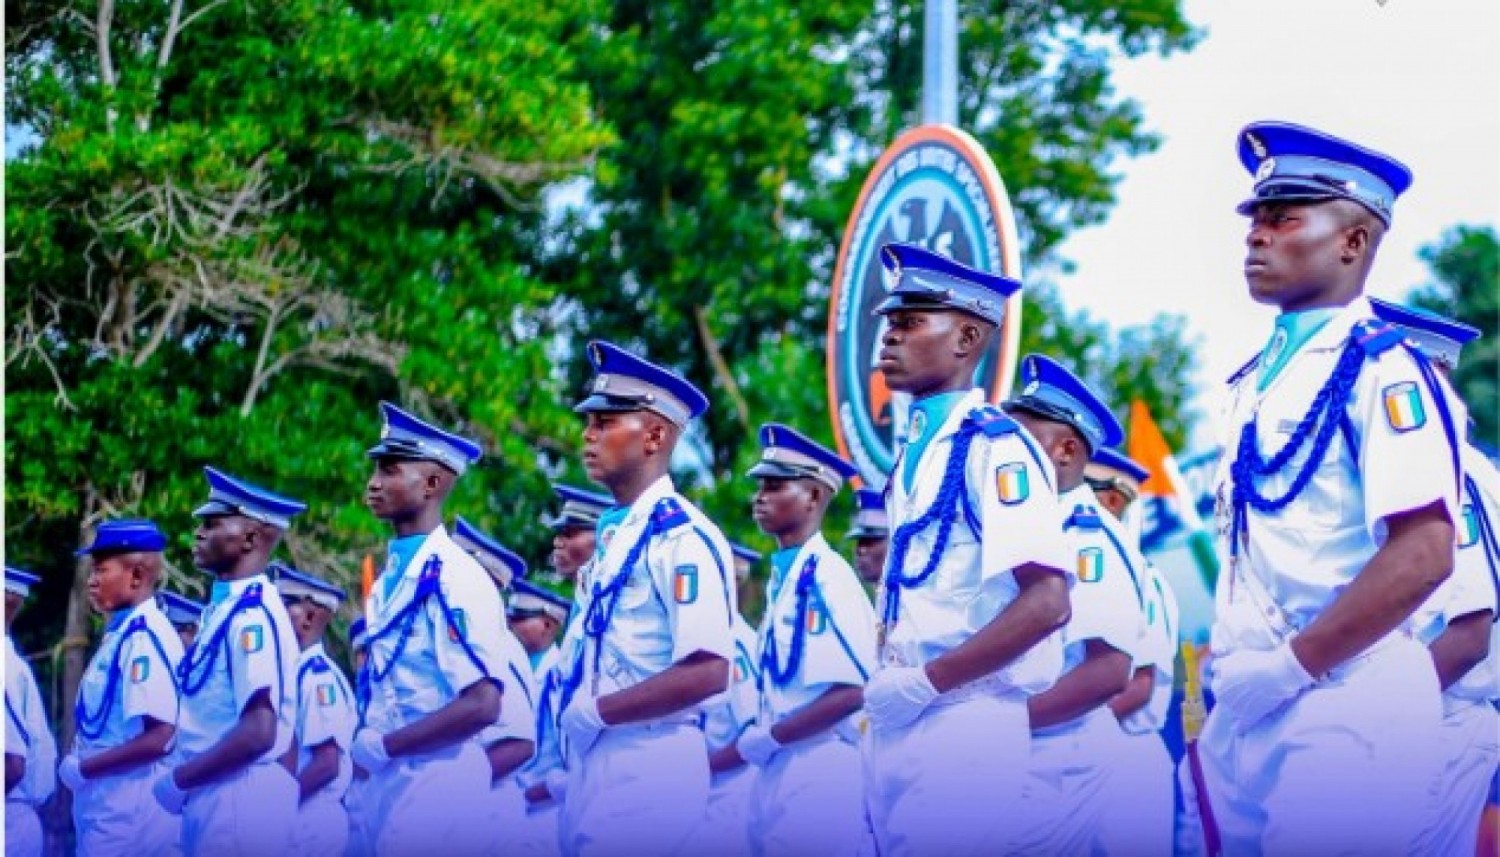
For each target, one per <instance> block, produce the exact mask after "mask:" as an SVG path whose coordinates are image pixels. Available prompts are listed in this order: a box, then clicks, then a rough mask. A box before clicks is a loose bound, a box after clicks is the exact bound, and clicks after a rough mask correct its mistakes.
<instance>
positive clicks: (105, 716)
mask: <svg viewBox="0 0 1500 857" xmlns="http://www.w3.org/2000/svg"><path fill="white" fill-rule="evenodd" d="M142 631H144V632H145V634H146V639H148V640H150V641H151V645H152V647H153V648H155V649H156V654H157V656H158V657H160V658H161V662H162V664H163V665H164V666H166V667H167V669H168V675H172V674H171V666H172V662H171V660H169V659H168V658H167V653H166V651H165V650H164V649H163V648H162V645H161V641H160V640H158V639H156V635H155V634H153V633H151V629H150V628H149V627H148V626H147V625H146V617H145V616H137V617H135V618H134V619H131V620H130V624H128V625H126V626H125V630H124V631H122V632H121V633H120V640H119V642H118V643H116V644H115V650H114V652H113V654H112V655H111V656H110V662H109V677H108V678H106V679H105V680H104V692H103V693H102V694H100V696H101V698H100V700H99V707H98V708H97V709H96V710H95V711H94V712H92V713H90V712H89V710H88V705H87V704H86V703H85V702H84V699H83V687H82V685H80V686H79V688H78V699H77V701H75V702H74V703H73V719H74V721H75V722H76V723H77V726H78V734H79V735H82V736H83V737H84V738H86V739H88V740H90V741H92V740H94V739H95V738H98V737H99V736H100V735H103V734H104V727H105V725H106V724H107V723H108V721H109V715H110V712H112V711H114V707H115V691H116V690H117V689H118V688H119V684H120V678H121V671H120V653H121V652H123V651H124V650H125V643H126V642H127V641H128V640H129V639H130V638H131V637H133V636H135V635H136V634H139V633H141V632H142ZM172 686H173V687H174V688H175V687H176V686H177V676H175V675H172Z"/></svg>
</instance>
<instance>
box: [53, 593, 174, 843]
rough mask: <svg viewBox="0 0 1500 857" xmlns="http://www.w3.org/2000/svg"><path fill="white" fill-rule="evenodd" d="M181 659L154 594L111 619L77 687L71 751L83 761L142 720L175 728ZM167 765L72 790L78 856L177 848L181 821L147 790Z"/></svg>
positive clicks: (138, 728)
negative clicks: (178, 668) (177, 677)
mask: <svg viewBox="0 0 1500 857" xmlns="http://www.w3.org/2000/svg"><path fill="white" fill-rule="evenodd" d="M181 661H182V639H181V638H180V637H179V636H178V635H177V629H175V628H173V627H172V623H171V622H170V621H168V620H167V617H166V615H165V614H164V613H162V611H161V608H160V606H158V605H157V603H156V599H155V598H154V597H153V598H147V599H146V600H145V601H142V602H141V603H140V604H137V605H136V606H134V607H131V608H129V609H127V610H121V611H119V612H117V613H115V614H113V615H112V616H110V620H109V626H108V628H107V629H106V630H105V632H104V638H103V639H102V640H100V642H99V648H98V650H97V651H95V652H94V656H93V658H92V659H90V661H89V665H88V668H87V669H86V670H85V671H84V673H83V679H82V680H81V681H80V682H79V684H78V700H77V704H76V705H75V706H74V719H75V722H76V723H77V737H76V738H75V742H74V749H73V752H74V753H76V754H77V755H78V757H79V758H80V759H88V758H90V757H92V756H96V755H98V754H99V753H102V752H104V751H105V750H109V749H111V748H114V747H118V746H120V745H121V744H124V743H125V742H127V741H130V740H132V739H134V738H136V737H137V736H139V735H140V734H141V732H142V731H143V730H144V729H145V725H146V718H151V719H153V720H156V721H159V722H161V723H167V724H170V725H173V726H176V724H177V710H178V694H177V679H176V674H177V665H178V664H179V663H180V662H181ZM167 770H168V766H167V764H166V762H165V760H158V761H157V762H155V763H153V764H150V765H144V766H141V767H138V768H135V769H134V770H130V771H126V772H123V773H120V774H115V775H111V776H105V777H98V778H95V779H90V780H87V781H85V782H84V784H83V786H82V787H81V788H79V789H77V790H76V791H75V792H74V793H73V824H74V827H75V829H76V831H77V834H78V853H79V854H80V855H84V856H85V857H93V855H101V857H102V855H137V854H175V853H178V851H179V840H180V839H181V836H182V821H181V819H179V818H178V817H176V816H174V815H171V814H169V813H168V812H167V811H166V810H164V809H162V808H161V805H160V804H158V803H157V802H156V798H155V797H153V796H152V794H151V788H152V786H153V785H154V784H155V783H156V780H157V779H158V778H159V777H161V776H163V775H164V774H165V773H166V772H167Z"/></svg>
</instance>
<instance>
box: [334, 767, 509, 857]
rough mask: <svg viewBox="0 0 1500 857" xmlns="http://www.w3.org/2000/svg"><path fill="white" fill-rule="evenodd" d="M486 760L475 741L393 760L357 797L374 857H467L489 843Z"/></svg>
mask: <svg viewBox="0 0 1500 857" xmlns="http://www.w3.org/2000/svg"><path fill="white" fill-rule="evenodd" d="M489 793H490V760H489V757H487V756H486V755H485V753H484V750H483V749H482V748H481V747H480V746H479V745H478V744H477V743H476V742H474V741H465V742H463V743H462V744H460V745H458V746H457V747H453V748H449V749H448V750H445V751H443V752H442V753H441V754H434V755H432V756H428V757H424V758H421V759H418V760H411V761H399V760H398V761H397V762H394V763H392V764H391V765H390V766H389V767H387V768H386V769H385V770H383V771H381V772H380V773H378V774H374V775H372V776H371V777H370V784H369V786H368V787H367V789H366V791H365V792H364V793H363V794H362V795H361V796H360V800H361V802H362V803H363V804H364V806H365V808H366V817H365V823H366V824H368V825H370V826H371V827H372V833H373V836H374V842H375V854H376V855H377V857H419V856H420V857H426V856H427V855H431V854H434V853H442V854H447V855H453V857H467V855H478V854H482V853H484V851H485V848H486V847H487V846H488V844H489V839H490V836H489V830H488V828H487V825H486V824H485V819H486V818H487V817H488V813H489V805H488V798H489Z"/></svg>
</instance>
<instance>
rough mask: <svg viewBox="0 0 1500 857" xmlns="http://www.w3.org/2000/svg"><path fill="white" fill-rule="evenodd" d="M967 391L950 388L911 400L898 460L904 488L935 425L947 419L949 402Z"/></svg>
mask: <svg viewBox="0 0 1500 857" xmlns="http://www.w3.org/2000/svg"><path fill="white" fill-rule="evenodd" d="M968 394H969V391H968V390H954V391H953V392H951V393H938V394H937V395H935V396H928V397H927V398H925V399H922V400H920V401H916V402H912V403H911V414H910V416H909V417H908V421H907V424H906V452H905V454H904V455H903V456H902V462H901V484H902V485H903V486H904V487H905V488H906V490H907V491H908V492H910V491H911V483H912V479H914V478H915V477H916V475H917V462H918V461H921V460H922V453H923V452H925V451H926V450H927V444H928V443H931V442H932V438H933V437H934V436H936V435H937V433H938V429H939V428H941V427H942V425H943V422H944V421H945V420H947V419H948V414H949V412H951V411H952V410H953V406H954V405H956V404H958V402H959V400H960V399H962V398H963V397H964V396H967V395H968Z"/></svg>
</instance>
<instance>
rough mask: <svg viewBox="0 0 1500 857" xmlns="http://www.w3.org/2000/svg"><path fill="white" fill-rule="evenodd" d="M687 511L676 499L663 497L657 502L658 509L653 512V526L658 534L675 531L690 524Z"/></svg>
mask: <svg viewBox="0 0 1500 857" xmlns="http://www.w3.org/2000/svg"><path fill="white" fill-rule="evenodd" d="M689 520H690V519H689V518H688V513H687V510H686V509H684V508H682V504H681V503H679V502H677V498H675V497H663V498H661V499H660V500H658V501H656V508H654V509H652V510H651V524H652V526H653V527H655V528H656V531H657V532H658V533H664V532H667V531H669V530H675V529H677V528H678V527H680V526H682V525H684V524H686V523H688V521H689Z"/></svg>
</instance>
